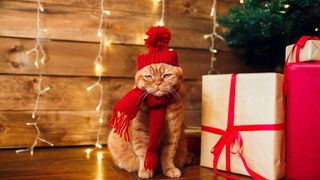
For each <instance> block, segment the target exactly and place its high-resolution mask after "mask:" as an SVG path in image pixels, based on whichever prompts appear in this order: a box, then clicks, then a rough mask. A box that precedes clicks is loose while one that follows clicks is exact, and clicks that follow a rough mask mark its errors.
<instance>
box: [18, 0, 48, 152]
mask: <svg viewBox="0 0 320 180" xmlns="http://www.w3.org/2000/svg"><path fill="white" fill-rule="evenodd" d="M37 5H38V7H37V17H36V44H35V46H34V48H32V49H31V50H29V51H26V54H27V55H30V54H32V53H34V55H35V60H34V66H35V68H36V69H37V71H38V81H39V82H38V85H37V98H36V101H35V105H34V109H33V112H32V119H35V122H28V123H26V125H27V126H34V128H35V129H36V131H37V136H36V138H35V139H34V141H33V144H32V145H31V146H30V147H29V148H26V149H20V150H17V151H16V153H20V152H27V151H30V154H31V155H33V151H34V148H35V147H36V146H37V144H38V143H39V141H40V142H44V143H47V144H49V145H50V146H54V145H53V144H52V143H51V142H49V141H47V140H45V139H43V138H41V131H40V129H39V126H38V122H39V121H40V118H41V116H40V115H38V114H37V112H38V109H39V102H40V98H41V95H42V94H43V93H45V92H47V91H49V90H50V87H46V88H44V89H43V88H42V80H43V78H42V73H41V69H40V68H41V67H40V66H41V64H42V65H44V64H45V62H46V58H47V54H46V52H45V51H44V49H43V46H42V44H41V39H40V38H41V37H40V31H41V27H40V14H41V12H43V11H44V9H43V6H42V4H41V2H40V0H38V1H37ZM40 57H41V58H40ZM39 59H40V60H39ZM40 63H41V64H40Z"/></svg>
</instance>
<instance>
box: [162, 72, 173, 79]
mask: <svg viewBox="0 0 320 180" xmlns="http://www.w3.org/2000/svg"><path fill="white" fill-rule="evenodd" d="M172 75H173V74H169V73H168V74H164V75H163V78H169V77H171V76H172Z"/></svg>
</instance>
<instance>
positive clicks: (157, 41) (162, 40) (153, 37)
mask: <svg viewBox="0 0 320 180" xmlns="http://www.w3.org/2000/svg"><path fill="white" fill-rule="evenodd" d="M146 35H147V38H146V39H145V40H144V41H145V46H147V47H148V49H149V52H148V53H147V54H139V55H138V56H137V69H138V70H140V69H142V68H144V67H145V66H148V65H150V64H154V63H165V64H170V65H173V66H179V63H178V56H177V52H176V51H174V50H169V49H168V45H169V41H170V39H171V32H170V31H169V30H168V29H167V28H166V27H165V26H152V27H150V28H149V30H148V31H147V32H146Z"/></svg>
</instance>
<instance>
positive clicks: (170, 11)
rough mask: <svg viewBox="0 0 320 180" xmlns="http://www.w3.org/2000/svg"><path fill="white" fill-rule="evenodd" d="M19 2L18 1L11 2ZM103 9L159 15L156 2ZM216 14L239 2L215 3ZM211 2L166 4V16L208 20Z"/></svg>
mask: <svg viewBox="0 0 320 180" xmlns="http://www.w3.org/2000/svg"><path fill="white" fill-rule="evenodd" d="M11 1H19V0H11ZM24 2H36V0H24ZM41 2H42V3H43V4H44V5H46V6H47V5H61V6H66V7H70V6H72V7H80V8H83V9H98V8H99V3H100V1H99V0H69V1H65V0H43V1H41ZM104 2H105V6H104V8H105V9H108V10H111V11H113V10H117V11H126V12H128V11H129V12H132V13H138V14H146V15H148V14H149V15H150V14H152V15H159V14H160V11H161V9H160V8H161V4H160V3H158V2H157V0H139V1H137V0H121V1H119V0H105V1H104ZM217 3H218V4H217V9H218V14H223V13H224V12H225V11H226V10H227V9H228V7H229V6H230V5H233V4H235V5H236V4H239V0H223V1H218V2H217ZM211 5H212V0H201V1H199V0H175V1H167V2H166V12H167V14H166V15H167V16H168V17H171V16H178V17H179V16H186V17H192V18H195V19H199V18H200V19H201V18H203V19H208V18H209V17H208V15H209V14H210V10H211Z"/></svg>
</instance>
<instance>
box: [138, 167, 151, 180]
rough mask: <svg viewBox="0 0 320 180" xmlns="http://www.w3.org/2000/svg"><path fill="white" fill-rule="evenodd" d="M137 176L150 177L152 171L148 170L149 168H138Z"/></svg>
mask: <svg viewBox="0 0 320 180" xmlns="http://www.w3.org/2000/svg"><path fill="white" fill-rule="evenodd" d="M138 176H139V177H140V178H152V176H153V172H152V171H150V170H144V169H140V170H139V172H138Z"/></svg>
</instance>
